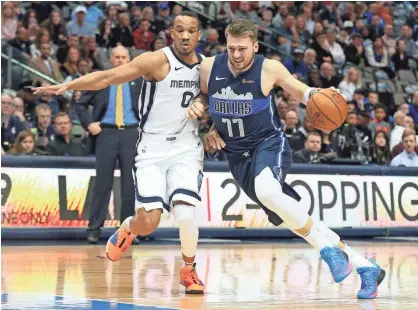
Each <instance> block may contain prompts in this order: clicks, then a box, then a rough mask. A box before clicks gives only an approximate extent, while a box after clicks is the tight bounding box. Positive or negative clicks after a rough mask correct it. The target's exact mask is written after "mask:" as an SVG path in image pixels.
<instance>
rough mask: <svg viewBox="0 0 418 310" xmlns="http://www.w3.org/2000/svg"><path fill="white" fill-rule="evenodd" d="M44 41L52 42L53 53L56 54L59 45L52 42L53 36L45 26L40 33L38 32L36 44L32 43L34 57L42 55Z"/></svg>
mask: <svg viewBox="0 0 418 310" xmlns="http://www.w3.org/2000/svg"><path fill="white" fill-rule="evenodd" d="M43 43H47V44H50V46H51V55H55V54H56V52H57V50H58V47H57V46H56V45H55V44H53V43H51V36H50V35H49V32H48V30H47V29H45V28H40V29H39V31H38V33H37V34H36V39H35V44H32V45H31V51H30V53H31V55H32V57H36V56H41V54H42V53H41V45H42V44H43Z"/></svg>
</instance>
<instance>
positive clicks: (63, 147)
mask: <svg viewBox="0 0 418 310" xmlns="http://www.w3.org/2000/svg"><path fill="white" fill-rule="evenodd" d="M54 124H55V130H56V136H55V139H54V140H53V141H50V142H49V143H48V145H47V146H46V152H48V154H49V155H53V156H86V155H87V152H86V148H85V146H84V145H83V144H82V143H81V142H80V141H78V140H76V139H74V138H72V137H71V129H72V123H71V119H70V117H69V116H68V114H67V113H66V112H60V113H58V115H57V116H56V117H55V119H54Z"/></svg>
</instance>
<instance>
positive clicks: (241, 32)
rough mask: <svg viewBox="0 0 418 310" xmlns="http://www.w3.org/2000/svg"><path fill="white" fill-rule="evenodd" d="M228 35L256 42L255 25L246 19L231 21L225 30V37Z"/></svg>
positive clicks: (256, 32)
mask: <svg viewBox="0 0 418 310" xmlns="http://www.w3.org/2000/svg"><path fill="white" fill-rule="evenodd" d="M228 34H230V35H231V36H233V37H249V38H250V39H251V40H252V41H253V42H255V41H257V36H258V31H257V27H256V26H255V24H254V23H253V22H252V21H250V20H247V19H236V20H233V21H232V22H231V23H230V24H229V25H228V26H227V27H226V29H225V37H228Z"/></svg>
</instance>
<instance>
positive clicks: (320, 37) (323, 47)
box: [311, 32, 333, 65]
mask: <svg viewBox="0 0 418 310" xmlns="http://www.w3.org/2000/svg"><path fill="white" fill-rule="evenodd" d="M311 47H312V48H313V49H314V50H315V52H316V61H317V62H318V63H319V64H320V65H321V64H322V63H323V62H329V63H332V62H333V58H332V55H331V53H330V52H329V50H328V45H327V35H326V33H325V32H321V33H319V34H317V35H316V37H315V42H314V43H313V44H312V46H311Z"/></svg>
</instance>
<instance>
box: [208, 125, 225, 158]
mask: <svg viewBox="0 0 418 310" xmlns="http://www.w3.org/2000/svg"><path fill="white" fill-rule="evenodd" d="M225 146H226V144H225V142H224V140H223V139H222V138H221V136H220V135H219V133H218V131H217V130H216V128H214V127H212V128H211V129H210V130H209V132H208V134H207V135H206V136H205V150H206V151H208V152H214V151H216V150H218V151H220V150H222V149H223V148H224V147H225Z"/></svg>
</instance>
